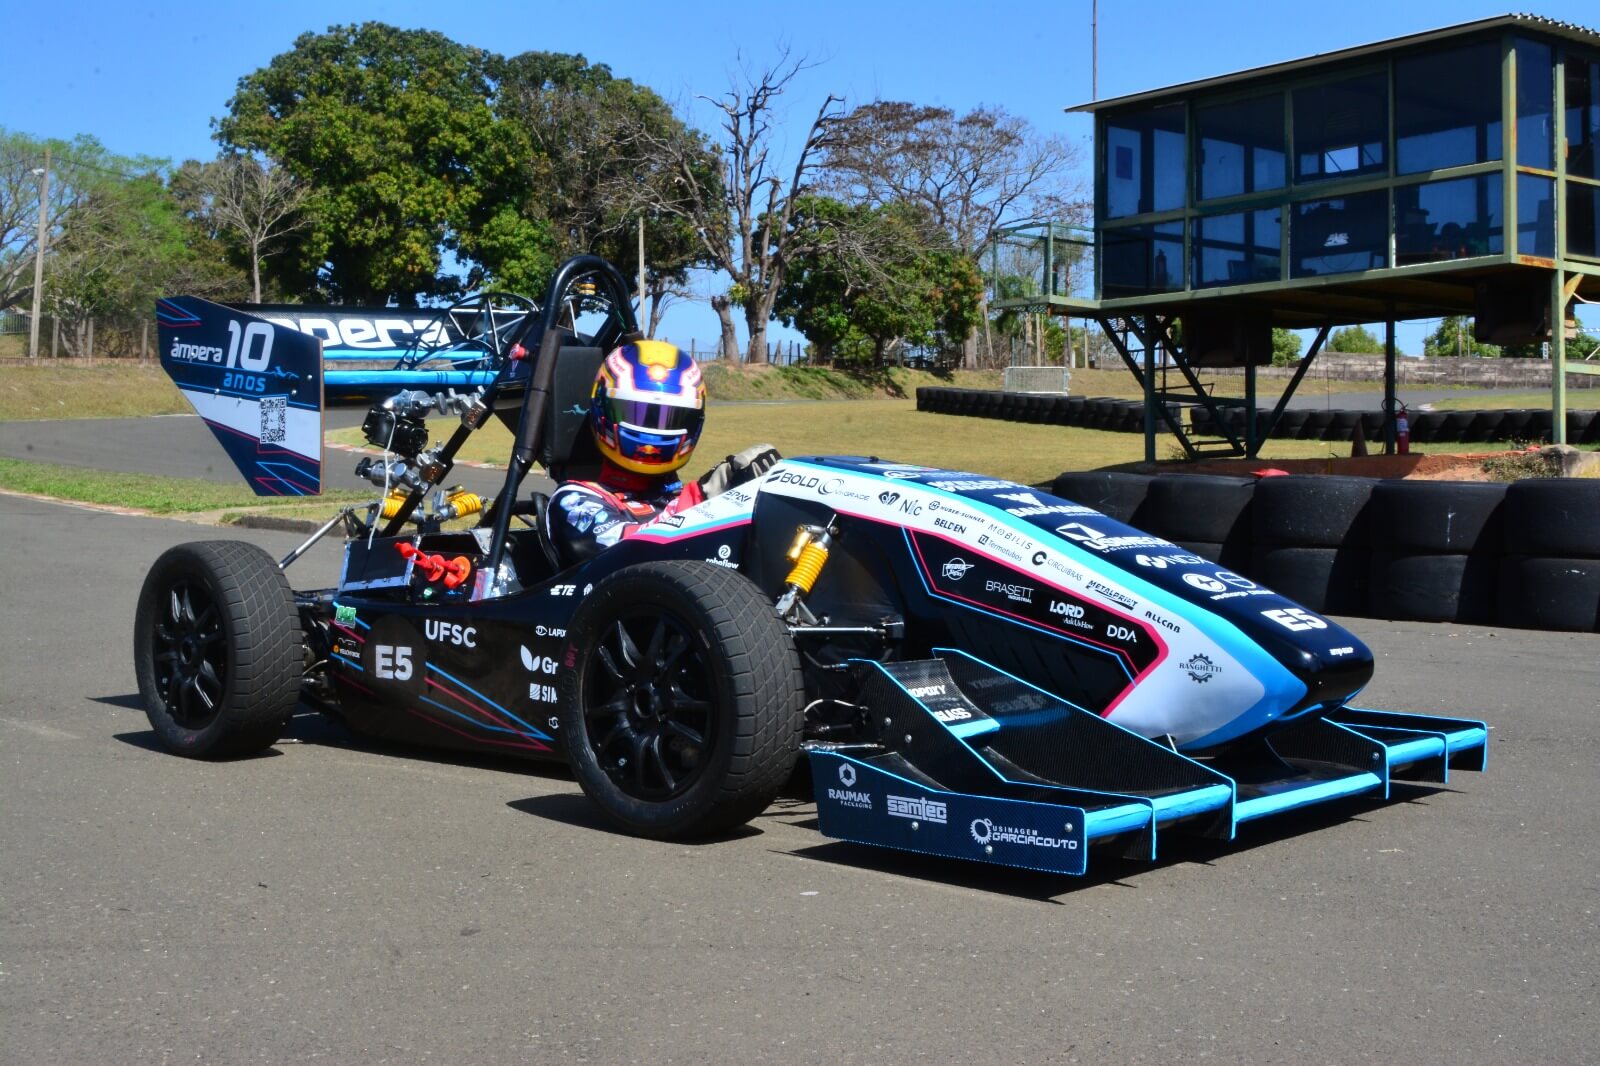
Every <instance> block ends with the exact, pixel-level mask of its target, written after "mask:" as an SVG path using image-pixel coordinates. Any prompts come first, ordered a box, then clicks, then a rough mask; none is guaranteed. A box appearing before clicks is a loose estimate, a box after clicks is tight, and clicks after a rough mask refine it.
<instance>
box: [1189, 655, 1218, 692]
mask: <svg viewBox="0 0 1600 1066" xmlns="http://www.w3.org/2000/svg"><path fill="white" fill-rule="evenodd" d="M1183 672H1184V673H1186V674H1188V675H1189V679H1190V680H1191V681H1193V682H1194V683H1195V684H1197V685H1203V684H1205V683H1206V682H1207V681H1210V680H1211V679H1212V678H1213V677H1216V676H1217V675H1218V674H1220V673H1222V667H1220V666H1218V665H1217V664H1216V663H1214V662H1212V661H1211V657H1210V656H1209V655H1202V654H1201V653H1199V652H1195V653H1194V654H1193V655H1191V656H1189V661H1188V662H1186V663H1184V664H1183Z"/></svg>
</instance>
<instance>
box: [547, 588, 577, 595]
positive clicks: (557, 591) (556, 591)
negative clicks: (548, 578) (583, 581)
mask: <svg viewBox="0 0 1600 1066" xmlns="http://www.w3.org/2000/svg"><path fill="white" fill-rule="evenodd" d="M577 592H578V586H576V585H551V586H550V595H552V596H575V595H577Z"/></svg>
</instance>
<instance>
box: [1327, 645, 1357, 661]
mask: <svg viewBox="0 0 1600 1066" xmlns="http://www.w3.org/2000/svg"><path fill="white" fill-rule="evenodd" d="M1355 653H1356V649H1355V648H1354V647H1353V646H1351V645H1346V646H1344V647H1342V648H1329V649H1328V654H1329V655H1332V656H1334V657H1335V658H1337V657H1338V656H1341V655H1354V654H1355Z"/></svg>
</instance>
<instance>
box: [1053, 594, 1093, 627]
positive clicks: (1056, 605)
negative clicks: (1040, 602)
mask: <svg viewBox="0 0 1600 1066" xmlns="http://www.w3.org/2000/svg"><path fill="white" fill-rule="evenodd" d="M1050 613H1051V614H1053V615H1055V616H1056V619H1057V620H1058V621H1060V622H1061V623H1062V624H1063V625H1069V626H1073V627H1075V628H1077V629H1093V628H1094V623H1093V622H1090V621H1088V620H1087V619H1085V618H1084V616H1083V614H1084V612H1083V605H1082V604H1077V603H1072V602H1071V601H1062V600H1051V601H1050Z"/></svg>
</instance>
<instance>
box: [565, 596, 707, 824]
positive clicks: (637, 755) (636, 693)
mask: <svg viewBox="0 0 1600 1066" xmlns="http://www.w3.org/2000/svg"><path fill="white" fill-rule="evenodd" d="M586 673H587V676H586V677H585V678H584V692H585V693H587V694H589V699H590V702H589V705H588V706H587V708H586V709H585V712H584V728H585V729H586V730H587V731H588V734H589V743H590V745H591V746H592V748H593V749H594V753H595V757H596V761H597V762H598V763H599V764H600V768H601V769H602V770H604V771H605V773H606V776H607V777H609V778H610V779H611V781H612V783H613V784H615V785H616V786H617V788H618V789H620V790H621V791H622V792H623V793H625V794H626V795H628V796H632V797H633V798H634V799H639V800H653V801H659V800H665V799H671V798H672V797H674V796H680V795H682V794H683V793H684V792H686V791H687V790H688V789H689V788H691V787H692V786H693V785H694V783H695V781H696V780H697V779H698V778H699V775H700V773H701V772H702V771H703V770H704V769H705V767H706V764H707V760H708V757H709V756H710V755H711V751H712V747H713V745H715V743H716V730H715V728H714V727H715V724H716V723H715V718H714V715H715V710H714V708H713V705H712V702H711V696H712V691H711V690H712V677H711V665H710V663H709V662H708V661H707V655H706V649H705V648H703V647H697V646H696V641H695V637H694V634H693V633H692V632H691V631H690V630H689V628H688V627H687V626H686V625H685V624H684V623H683V622H682V621H681V620H679V619H678V618H676V617H673V616H672V615H670V614H665V613H650V612H645V611H642V610H641V611H635V612H630V613H628V614H626V615H624V616H623V617H621V618H618V619H617V620H616V622H615V623H613V624H612V626H611V627H610V629H609V630H608V631H607V632H606V633H605V634H604V636H602V638H601V642H600V646H599V647H598V648H596V649H595V654H594V656H593V657H592V658H590V660H589V663H588V669H587V672H586Z"/></svg>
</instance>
